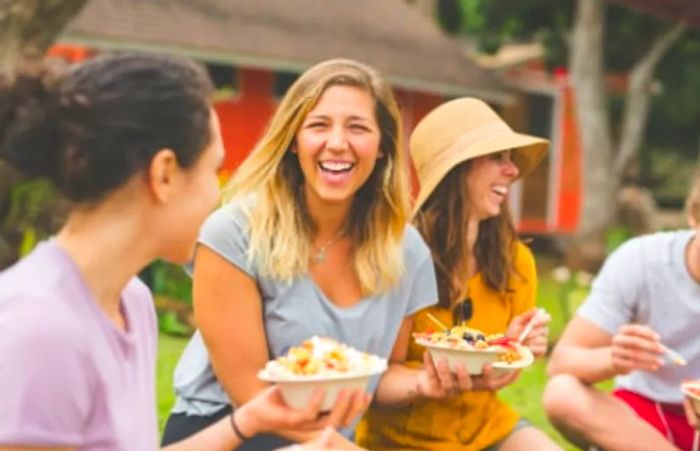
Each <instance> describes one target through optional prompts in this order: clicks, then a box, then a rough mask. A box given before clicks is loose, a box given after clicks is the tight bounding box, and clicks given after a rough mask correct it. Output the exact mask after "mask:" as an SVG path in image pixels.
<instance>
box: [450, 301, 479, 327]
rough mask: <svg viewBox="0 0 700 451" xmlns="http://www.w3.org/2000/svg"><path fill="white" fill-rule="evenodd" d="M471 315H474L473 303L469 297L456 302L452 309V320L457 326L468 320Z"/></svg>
mask: <svg viewBox="0 0 700 451" xmlns="http://www.w3.org/2000/svg"><path fill="white" fill-rule="evenodd" d="M472 316H474V304H473V303H472V298H471V297H467V298H465V299H463V300H461V301H459V302H457V303H456V304H455V306H454V308H453V309H452V321H453V323H454V324H455V325H457V326H462V325H464V324H465V323H467V322H469V320H470V319H472Z"/></svg>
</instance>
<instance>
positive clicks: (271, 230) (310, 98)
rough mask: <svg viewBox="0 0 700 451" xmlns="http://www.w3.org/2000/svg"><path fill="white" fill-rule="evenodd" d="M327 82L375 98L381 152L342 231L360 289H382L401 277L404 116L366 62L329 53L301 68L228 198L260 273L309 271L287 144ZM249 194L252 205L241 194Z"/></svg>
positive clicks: (302, 209)
mask: <svg viewBox="0 0 700 451" xmlns="http://www.w3.org/2000/svg"><path fill="white" fill-rule="evenodd" d="M331 86H354V87H359V88H362V89H365V90H366V91H367V92H368V93H370V94H371V95H372V97H373V98H374V99H375V114H376V119H377V122H378V124H379V129H380V133H381V138H380V144H379V147H380V151H381V153H382V154H383V158H379V159H378V160H377V162H376V164H375V167H374V169H373V171H372V174H371V175H370V177H369V178H368V180H367V181H366V182H365V183H364V185H363V186H362V187H361V188H360V189H359V190H358V192H357V193H356V194H355V198H354V199H353V204H352V207H351V209H350V213H349V217H348V219H347V222H346V224H345V227H346V228H345V231H346V233H348V234H349V236H350V237H351V238H352V239H353V242H354V244H355V249H354V268H355V271H356V273H357V276H358V278H359V281H360V285H361V289H362V292H363V294H364V295H368V294H374V293H378V292H384V291H386V290H388V289H390V288H391V287H392V286H394V285H395V284H396V283H397V282H398V280H399V278H400V277H401V275H402V273H403V270H404V265H403V246H402V241H403V234H404V228H405V225H406V222H407V221H408V218H409V215H410V207H409V198H408V183H407V180H408V178H407V161H406V156H405V152H404V150H403V146H402V145H401V142H402V134H403V133H402V130H401V119H400V113H399V110H398V107H397V105H396V101H395V99H394V96H393V93H392V91H391V88H390V86H389V85H388V84H387V83H386V82H385V81H384V80H383V79H382V78H381V77H380V76H379V74H378V73H377V72H376V71H375V70H374V69H372V68H370V67H369V66H366V65H364V64H361V63H358V62H356V61H352V60H345V59H334V60H329V61H325V62H323V63H320V64H317V65H316V66H314V67H312V68H310V69H309V70H307V71H306V72H305V73H303V74H302V75H301V76H300V77H299V78H298V79H297V81H296V82H295V83H294V84H293V85H292V86H291V87H290V88H289V90H288V91H287V93H286V94H285V96H284V98H283V99H282V102H281V103H280V106H279V108H278V109H277V111H276V112H275V114H274V115H273V116H272V119H271V120H270V123H269V125H268V129H267V130H266V132H265V134H264V136H263V137H262V138H261V139H260V141H259V142H258V144H257V146H256V147H255V149H254V150H253V151H252V153H251V154H250V155H249V156H248V157H247V158H246V160H245V161H244V162H243V163H242V164H241V166H240V167H239V168H238V170H237V171H236V173H235V174H234V176H233V178H232V179H231V181H230V183H229V185H228V187H227V188H226V193H225V199H226V201H227V202H229V203H231V202H235V203H236V204H237V205H241V206H242V208H244V211H245V213H246V215H247V217H248V220H249V227H250V230H249V232H250V248H249V249H250V251H249V255H248V258H249V259H250V260H251V261H255V263H256V265H257V266H258V267H259V268H260V271H261V273H262V274H264V275H266V276H269V277H272V278H275V279H280V280H285V281H291V280H292V279H293V278H294V277H296V276H298V275H300V274H304V273H307V272H308V266H309V260H310V256H311V243H312V237H313V234H314V233H315V232H316V230H315V229H316V228H315V225H314V224H313V222H312V221H311V218H310V216H309V214H308V211H307V209H306V205H305V201H304V194H303V189H302V187H303V184H304V174H303V173H302V171H301V167H300V166H299V161H298V159H297V157H296V155H294V154H293V153H292V152H291V151H290V150H289V149H290V146H291V145H292V143H293V140H294V137H295V136H296V134H297V131H298V130H299V128H300V127H301V124H302V123H303V121H304V119H305V118H306V116H307V114H308V113H309V112H310V111H311V110H312V109H313V108H314V106H315V105H316V103H317V102H318V100H319V98H320V97H321V96H322V95H323V93H324V92H325V91H326V89H328V88H329V87H331ZM250 198H254V199H255V200H254V202H253V204H252V205H249V206H248V207H246V205H248V204H250V202H246V199H250Z"/></svg>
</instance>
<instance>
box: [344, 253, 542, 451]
mask: <svg viewBox="0 0 700 451" xmlns="http://www.w3.org/2000/svg"><path fill="white" fill-rule="evenodd" d="M514 267H515V273H516V274H515V275H514V276H513V277H512V279H511V281H510V284H509V286H510V287H511V291H509V292H507V293H504V294H500V293H498V292H497V291H495V290H493V289H491V288H489V287H488V286H487V285H486V283H485V281H484V279H483V277H482V274H481V273H477V274H476V275H474V277H472V278H471V279H470V280H469V293H470V297H471V299H472V303H473V308H474V310H473V312H474V314H473V317H472V319H471V321H470V322H469V327H474V328H476V329H480V330H482V331H483V332H485V333H487V334H490V333H499V332H505V331H506V329H507V328H508V325H509V324H510V321H511V319H513V317H514V316H515V315H518V314H520V313H523V312H525V311H527V310H529V309H531V308H532V307H534V305H535V293H536V290H537V274H536V270H535V260H534V258H533V256H532V252H530V249H528V248H527V247H526V246H525V245H523V244H522V243H518V244H517V246H516V252H515V265H514ZM428 313H431V314H433V315H434V316H435V317H437V319H439V320H440V322H442V323H443V324H452V312H451V311H450V310H448V309H444V308H440V307H437V306H435V307H428V308H426V309H424V310H421V311H419V312H418V313H417V314H416V315H415V319H414V323H413V332H425V331H426V330H428V329H433V330H435V328H436V327H435V324H434V323H433V322H432V321H430V319H429V318H428V316H427V314H428ZM424 350H425V348H423V347H422V346H419V345H417V344H416V343H415V342H413V339H411V342H410V345H409V348H408V355H407V358H406V364H407V365H408V366H410V367H415V368H418V367H420V366H421V362H422V360H423V352H424ZM518 420H519V415H518V414H517V413H516V412H515V410H513V409H512V408H511V407H510V406H508V405H507V404H505V403H504V402H503V401H501V400H500V399H499V398H498V395H497V393H494V392H490V391H477V392H464V393H462V394H460V395H457V396H453V397H451V398H447V399H444V400H427V399H420V400H417V401H414V402H413V403H411V404H410V405H406V406H398V407H393V406H392V407H384V406H376V405H372V406H371V407H370V409H369V410H368V412H367V413H366V415H365V417H364V418H363V419H362V421H361V422H360V424H359V425H358V427H357V431H356V439H357V442H358V444H360V445H361V446H363V447H365V448H367V449H371V450H373V451H374V450H382V449H430V450H438V451H439V450H445V451H447V450H464V451H467V450H469V451H471V450H480V449H483V448H486V447H488V446H490V445H493V444H494V443H496V442H498V441H499V440H502V439H503V438H505V437H506V436H507V435H508V434H509V433H510V431H511V430H512V429H513V427H514V426H515V424H516V423H517V422H518Z"/></svg>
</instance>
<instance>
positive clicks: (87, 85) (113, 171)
mask: <svg viewBox="0 0 700 451" xmlns="http://www.w3.org/2000/svg"><path fill="white" fill-rule="evenodd" d="M211 91H212V84H211V81H210V79H209V77H208V75H207V74H206V72H205V71H204V69H203V68H202V67H201V66H199V65H198V64H196V63H194V62H192V61H190V60H188V59H184V58H179V57H175V56H167V55H156V54H147V53H121V54H114V55H104V56H100V57H97V58H95V59H92V60H89V61H87V62H84V63H82V64H78V65H76V66H75V67H73V68H70V69H67V70H66V69H65V68H64V69H61V70H57V69H56V67H55V66H54V65H52V64H50V63H48V62H44V63H41V64H37V65H34V66H27V67H26V68H24V69H22V70H21V71H19V72H18V73H16V74H12V76H10V75H7V74H6V75H5V76H3V77H0V159H3V160H6V161H7V162H9V163H10V164H11V165H12V166H14V167H16V168H17V169H18V170H20V171H21V172H23V173H25V174H26V175H27V176H30V177H46V178H48V179H50V180H51V181H52V182H53V183H54V184H55V185H56V187H57V188H58V189H59V190H60V191H62V192H63V193H65V194H66V195H67V197H68V198H69V199H70V200H72V201H74V202H79V203H83V202H94V201H98V200H100V199H101V198H103V197H104V196H105V195H106V194H108V193H109V192H110V191H112V190H114V189H115V188H117V187H119V186H121V185H122V184H123V183H125V182H126V181H127V180H129V179H130V178H131V177H133V176H134V175H135V174H136V173H138V172H140V171H142V170H144V169H145V168H146V167H147V166H148V164H149V163H150V160H151V158H152V157H153V156H154V155H155V153H156V152H158V151H159V150H160V149H165V148H167V149H172V150H173V152H175V154H176V156H177V159H178V163H179V164H180V166H182V167H185V168H186V167H190V166H191V165H193V164H194V163H195V162H196V160H197V158H198V156H199V155H200V153H201V152H202V151H203V150H204V149H205V148H206V145H207V144H208V143H209V140H210V139H211V137H210V132H209V119H210V117H209V115H210V102H209V96H210V93H211Z"/></svg>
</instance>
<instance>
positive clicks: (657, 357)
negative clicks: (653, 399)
mask: <svg viewBox="0 0 700 451" xmlns="http://www.w3.org/2000/svg"><path fill="white" fill-rule="evenodd" d="M610 351H611V365H612V369H613V371H614V372H615V374H627V373H629V372H631V371H634V370H643V371H656V370H658V369H659V367H660V366H661V365H663V364H664V362H663V360H662V359H661V354H662V353H663V350H662V348H661V341H660V340H659V334H657V333H656V332H654V330H652V329H651V328H650V327H648V326H644V325H641V324H625V325H623V326H622V327H620V329H619V330H618V331H617V333H616V334H615V335H613V337H612V343H611V345H610Z"/></svg>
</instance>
